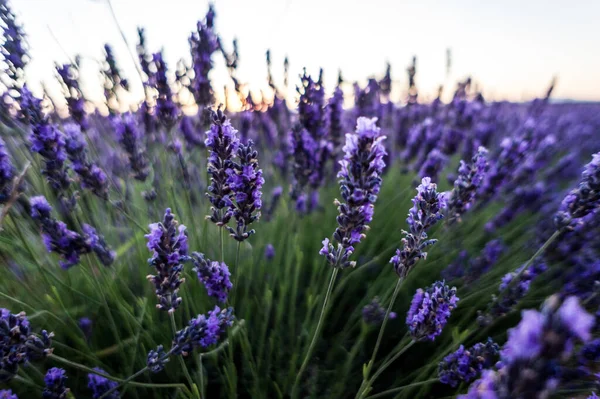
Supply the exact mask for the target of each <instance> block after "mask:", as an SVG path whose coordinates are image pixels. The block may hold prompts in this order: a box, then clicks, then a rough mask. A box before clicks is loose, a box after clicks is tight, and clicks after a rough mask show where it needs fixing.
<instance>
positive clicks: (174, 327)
mask: <svg viewBox="0 0 600 399" xmlns="http://www.w3.org/2000/svg"><path fill="white" fill-rule="evenodd" d="M169 319H171V329H172V330H173V338H175V334H176V333H177V325H176V324H175V312H171V311H169ZM177 360H179V365H180V366H181V368H182V370H183V374H184V375H185V379H186V380H187V382H188V384H190V388H192V389H194V380H192V376H191V375H190V372H189V370H188V369H187V366H186V365H185V360H183V358H182V357H181V356H177ZM196 397H198V398H199V396H198V395H196Z"/></svg>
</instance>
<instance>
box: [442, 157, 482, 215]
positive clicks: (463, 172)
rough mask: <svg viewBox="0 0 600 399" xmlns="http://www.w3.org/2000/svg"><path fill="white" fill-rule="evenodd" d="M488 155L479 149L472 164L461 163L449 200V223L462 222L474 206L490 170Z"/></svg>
mask: <svg viewBox="0 0 600 399" xmlns="http://www.w3.org/2000/svg"><path fill="white" fill-rule="evenodd" d="M487 154H488V151H487V149H485V148H484V147H479V149H478V150H477V154H475V156H474V157H473V159H472V160H471V163H470V164H467V163H466V162H464V161H463V160H461V161H460V167H459V168H458V177H457V178H456V180H455V181H454V189H453V190H452V191H451V192H450V195H449V198H448V215H449V218H448V223H450V224H451V223H454V222H456V221H458V222H460V221H461V217H462V215H463V214H464V213H465V212H467V211H468V210H469V209H471V207H472V206H473V204H474V202H475V197H476V195H477V191H478V190H479V187H481V184H482V182H483V179H484V178H485V174H486V172H487V169H488V160H487Z"/></svg>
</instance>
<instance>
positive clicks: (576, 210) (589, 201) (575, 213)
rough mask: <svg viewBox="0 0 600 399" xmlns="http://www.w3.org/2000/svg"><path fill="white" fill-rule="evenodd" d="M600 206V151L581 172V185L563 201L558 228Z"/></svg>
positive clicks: (557, 219)
mask: <svg viewBox="0 0 600 399" xmlns="http://www.w3.org/2000/svg"><path fill="white" fill-rule="evenodd" d="M599 206H600V152H597V153H595V154H594V155H592V161H591V162H590V163H588V164H587V165H586V166H585V169H584V170H583V173H582V174H581V181H580V183H579V187H578V188H576V189H573V190H572V191H571V192H570V193H569V194H568V195H567V196H566V197H565V199H564V200H563V201H562V204H561V206H560V209H559V212H558V213H557V215H556V216H555V223H556V226H557V227H558V228H565V227H567V226H568V225H569V223H570V222H571V220H572V219H579V218H582V217H584V216H586V215H587V214H589V213H590V212H592V211H593V210H595V209H597V208H598V207H599Z"/></svg>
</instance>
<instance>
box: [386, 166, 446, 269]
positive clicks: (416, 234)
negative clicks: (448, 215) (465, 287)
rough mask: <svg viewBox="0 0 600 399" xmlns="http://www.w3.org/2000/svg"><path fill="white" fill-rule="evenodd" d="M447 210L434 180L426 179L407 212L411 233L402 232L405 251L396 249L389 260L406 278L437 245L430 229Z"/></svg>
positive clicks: (409, 231) (444, 200)
mask: <svg viewBox="0 0 600 399" xmlns="http://www.w3.org/2000/svg"><path fill="white" fill-rule="evenodd" d="M445 208H446V198H445V196H444V194H440V193H438V192H437V186H436V184H435V183H432V182H431V179H430V178H428V177H424V178H423V180H421V185H420V186H419V187H417V196H416V197H415V198H414V199H413V207H412V208H411V209H410V211H409V212H408V218H407V219H406V222H407V223H408V231H402V232H403V234H404V235H405V237H404V238H403V239H402V244H403V249H402V250H400V249H397V250H396V255H394V256H393V257H392V259H390V263H391V264H392V265H393V266H394V269H395V270H396V273H398V276H400V278H405V277H406V276H407V275H408V273H409V272H410V271H411V270H412V269H413V267H414V266H415V264H416V263H417V262H418V260H419V259H425V258H426V257H427V252H424V251H423V250H424V249H425V248H426V247H427V246H429V245H433V244H435V243H436V241H437V240H433V239H427V233H426V232H427V230H428V229H429V228H430V227H431V226H433V225H434V224H436V223H437V222H438V221H439V220H440V219H442V218H443V217H444V216H443V213H442V212H443V210H444V209H445Z"/></svg>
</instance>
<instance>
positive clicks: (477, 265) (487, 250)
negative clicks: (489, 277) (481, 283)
mask: <svg viewBox="0 0 600 399" xmlns="http://www.w3.org/2000/svg"><path fill="white" fill-rule="evenodd" d="M505 249H506V247H505V246H504V244H503V243H502V241H501V240H499V239H495V240H491V241H489V242H487V243H486V244H485V247H484V248H483V250H482V251H481V255H479V256H478V257H476V258H475V259H472V260H471V261H470V262H469V266H468V268H467V270H466V272H465V281H467V282H473V281H475V280H477V279H478V278H479V277H481V276H482V275H484V274H485V273H486V272H487V271H489V270H490V269H491V268H492V266H494V265H495V264H496V262H498V259H500V256H501V255H502V253H503V252H504V250H505Z"/></svg>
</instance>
